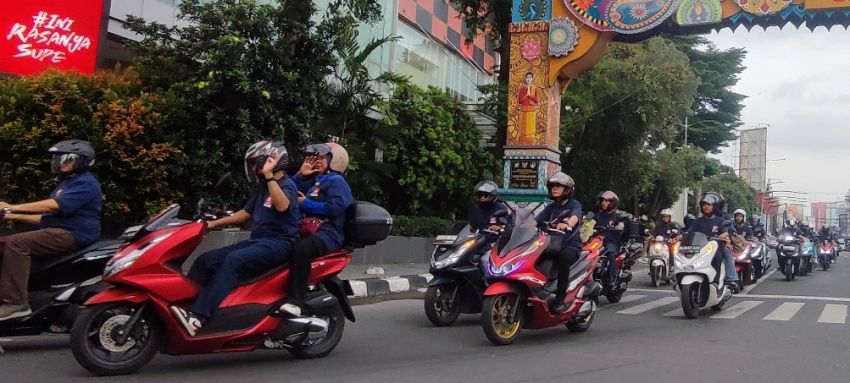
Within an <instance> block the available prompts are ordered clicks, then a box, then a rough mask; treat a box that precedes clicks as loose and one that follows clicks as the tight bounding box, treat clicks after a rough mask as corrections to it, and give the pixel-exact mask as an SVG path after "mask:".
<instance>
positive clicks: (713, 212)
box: [688, 192, 740, 293]
mask: <svg viewBox="0 0 850 383" xmlns="http://www.w3.org/2000/svg"><path fill="white" fill-rule="evenodd" d="M725 204H726V201H725V200H724V199H723V197H722V196H721V195H720V194H718V193H713V192H709V193H706V194H704V195H703V197H702V199H700V202H699V206H700V210H701V212H702V216H700V217H699V218H697V219H696V220H694V222H693V224H691V226H690V228H689V229H688V232H697V233H702V234H704V235H706V236H708V237H713V236H717V237H718V239H720V240H721V241H728V239H729V234H730V233H729V230H724V229H723V222H724V220H725V219H724V218H723V206H724V205H725ZM718 251H720V252H722V253H723V260H724V261H725V262H726V284H727V285H728V286H729V287H730V288H731V289H732V292H733V293H737V292H738V290H739V288H740V287H739V285H738V284H739V281H738V274H737V273H735V260H734V259H732V254H731V252H729V251H726V246H725V244H724V245H721V246H718Z"/></svg>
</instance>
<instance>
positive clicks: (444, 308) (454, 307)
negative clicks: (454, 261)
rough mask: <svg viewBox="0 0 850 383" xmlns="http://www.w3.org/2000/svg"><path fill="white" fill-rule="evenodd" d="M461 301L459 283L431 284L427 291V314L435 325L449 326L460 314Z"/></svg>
mask: <svg viewBox="0 0 850 383" xmlns="http://www.w3.org/2000/svg"><path fill="white" fill-rule="evenodd" d="M460 301H461V300H460V286H458V284H457V283H452V284H445V285H438V286H430V287H428V290H427V291H425V316H427V317H428V320H429V321H431V323H433V324H434V326H437V327H444V326H449V325H451V324H452V323H454V321H455V320H456V319H457V317H458V316H459V315H460Z"/></svg>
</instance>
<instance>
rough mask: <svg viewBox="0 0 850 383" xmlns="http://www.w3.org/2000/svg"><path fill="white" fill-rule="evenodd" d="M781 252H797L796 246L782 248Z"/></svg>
mask: <svg viewBox="0 0 850 383" xmlns="http://www.w3.org/2000/svg"><path fill="white" fill-rule="evenodd" d="M782 250H789V251H797V246H782Z"/></svg>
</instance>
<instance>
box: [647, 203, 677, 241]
mask: <svg viewBox="0 0 850 383" xmlns="http://www.w3.org/2000/svg"><path fill="white" fill-rule="evenodd" d="M659 215H660V216H661V221H659V222H658V224H656V225H655V228H654V229H652V236H653V237H659V236H661V237H665V238H672V237H675V236H676V235H677V234H678V233H676V231H679V226H678V225H676V224H675V223H674V222H673V211H672V210H670V209H664V210H662V211H661V214H659Z"/></svg>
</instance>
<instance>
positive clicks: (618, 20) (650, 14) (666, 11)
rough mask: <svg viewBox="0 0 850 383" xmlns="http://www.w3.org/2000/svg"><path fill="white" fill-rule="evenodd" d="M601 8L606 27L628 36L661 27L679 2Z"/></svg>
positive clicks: (635, 0)
mask: <svg viewBox="0 0 850 383" xmlns="http://www.w3.org/2000/svg"><path fill="white" fill-rule="evenodd" d="M741 1H747V0H741ZM749 1H752V0H749ZM602 6H603V9H602V15H603V17H604V18H605V21H606V23H607V25H608V27H609V28H611V29H612V30H614V31H616V32H618V33H622V34H626V35H629V34H635V33H642V32H646V31H648V30H650V29H653V28H655V27H657V26H659V25H661V23H663V22H665V21H666V20H667V19H669V18H670V16H672V15H673V13H674V12H676V9H677V8H678V7H679V0H611V1H606V2H604V3H603V4H602Z"/></svg>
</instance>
